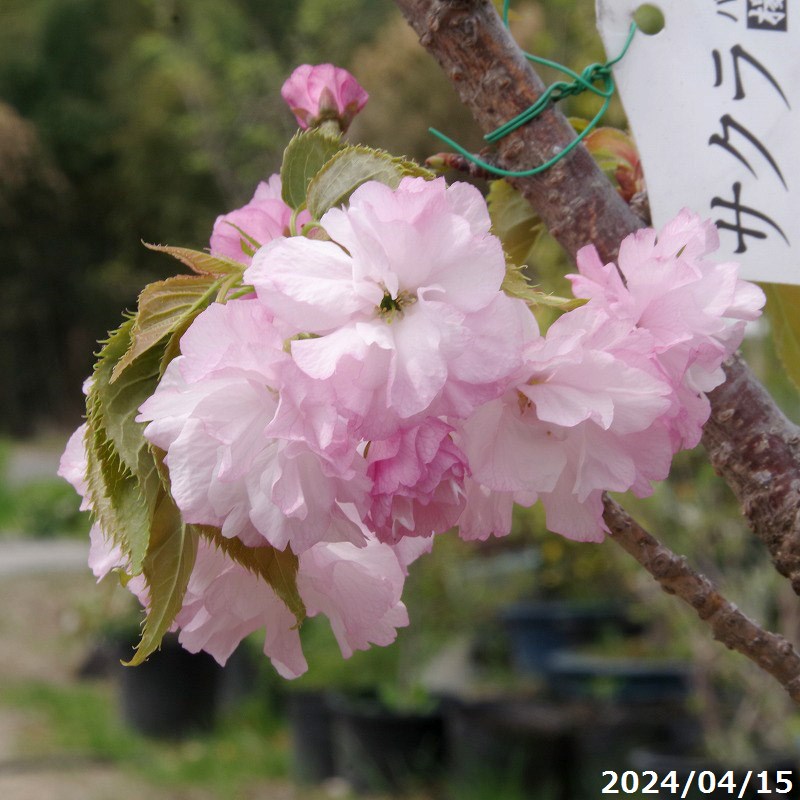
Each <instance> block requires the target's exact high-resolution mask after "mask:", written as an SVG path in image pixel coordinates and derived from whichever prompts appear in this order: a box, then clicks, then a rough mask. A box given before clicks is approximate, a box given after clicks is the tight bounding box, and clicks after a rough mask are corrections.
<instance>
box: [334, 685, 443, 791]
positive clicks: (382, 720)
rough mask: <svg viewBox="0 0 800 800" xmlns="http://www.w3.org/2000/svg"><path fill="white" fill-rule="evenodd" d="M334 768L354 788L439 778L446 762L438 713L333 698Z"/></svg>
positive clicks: (391, 787)
mask: <svg viewBox="0 0 800 800" xmlns="http://www.w3.org/2000/svg"><path fill="white" fill-rule="evenodd" d="M331 709H332V712H333V738H334V759H335V765H336V773H337V774H338V775H340V776H341V777H342V778H344V779H345V780H346V781H347V782H348V783H349V784H350V785H351V786H352V787H353V789H354V790H355V791H356V792H360V793H365V792H381V791H389V792H398V791H404V790H407V789H409V788H413V787H416V786H421V785H424V784H426V783H429V782H430V781H433V780H435V779H436V777H437V776H438V775H439V774H440V773H441V771H442V768H443V766H444V755H445V749H444V724H443V720H442V716H441V714H440V713H439V712H431V713H413V712H407V713H406V712H399V711H393V710H390V709H387V708H386V707H385V706H383V705H381V704H380V703H377V702H376V701H373V700H364V699H361V698H355V699H354V698H348V697H345V696H342V695H335V696H333V697H331Z"/></svg>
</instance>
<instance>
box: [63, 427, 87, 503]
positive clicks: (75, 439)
mask: <svg viewBox="0 0 800 800" xmlns="http://www.w3.org/2000/svg"><path fill="white" fill-rule="evenodd" d="M85 439H86V423H84V424H83V425H81V426H80V427H78V428H77V429H76V430H75V431H74V432H73V433H72V435H71V436H70V437H69V440H68V441H67V446H66V447H65V448H64V452H63V453H62V454H61V460H60V461H59V464H58V473H57V474H58V475H59V476H60V477H62V478H64V480H65V481H67V482H69V483H70V484H72V488H73V489H75V491H76V492H77V493H78V494H79V495H80V496H81V511H86V510H88V509H89V508H91V503H90V502H89V498H88V491H89V485H88V482H87V480H86V469H87V463H86V445H85V443H84V440H85Z"/></svg>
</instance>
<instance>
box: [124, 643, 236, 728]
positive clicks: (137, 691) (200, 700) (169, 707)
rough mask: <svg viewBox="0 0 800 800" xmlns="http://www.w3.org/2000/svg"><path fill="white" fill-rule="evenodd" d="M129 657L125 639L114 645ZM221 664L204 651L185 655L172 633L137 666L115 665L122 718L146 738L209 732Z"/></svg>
mask: <svg viewBox="0 0 800 800" xmlns="http://www.w3.org/2000/svg"><path fill="white" fill-rule="evenodd" d="M119 652H120V654H121V657H122V658H124V659H125V660H128V659H129V658H130V657H131V653H132V651H131V645H130V640H127V639H126V640H125V644H124V645H121V646H120V649H119ZM222 673H223V670H222V667H220V666H219V664H217V662H216V661H215V660H214V659H213V658H212V657H211V656H210V655H208V654H207V653H202V652H201V653H189V652H188V651H187V650H184V649H183V647H181V646H180V644H178V640H177V637H175V636H173V635H168V636H165V637H164V640H163V642H162V644H161V649H160V650H158V651H156V652H155V653H153V655H151V656H150V658H148V659H147V661H145V662H144V663H143V664H141V665H140V666H138V667H120V671H119V687H120V699H121V706H122V716H123V718H124V719H125V721H126V722H127V723H128V724H129V725H130V726H131V727H132V728H134V729H135V730H137V731H139V732H140V733H144V734H146V735H148V736H157V737H163V738H181V737H183V736H186V735H188V734H190V733H192V732H194V731H198V730H200V731H202V730H209V729H210V728H212V727H213V725H214V722H215V721H216V718H217V709H218V700H219V694H220V687H221V683H222Z"/></svg>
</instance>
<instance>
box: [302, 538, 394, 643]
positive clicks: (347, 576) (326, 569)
mask: <svg viewBox="0 0 800 800" xmlns="http://www.w3.org/2000/svg"><path fill="white" fill-rule="evenodd" d="M404 582H405V568H404V565H403V564H402V563H401V562H400V560H399V559H398V556H397V554H396V553H395V552H394V550H393V549H392V548H391V547H390V546H389V545H386V544H381V543H380V542H378V541H377V540H375V539H374V538H373V537H371V536H368V539H367V544H366V546H365V547H363V548H357V547H353V545H351V544H347V543H343V544H320V545H317V546H316V547H313V548H311V549H309V550H307V551H306V552H305V553H303V555H302V556H300V569H299V572H298V575H297V587H298V589H299V591H300V596H301V597H302V598H303V602H304V603H305V605H306V610H307V611H308V613H309V615H311V616H314V615H316V614H319V613H322V614H325V616H326V617H328V619H329V620H330V623H331V628H332V629H333V633H334V635H335V636H336V641H337V642H338V643H339V648H340V649H341V651H342V655H343V656H344V657H345V658H349V657H350V656H351V655H352V653H353V651H354V650H366V649H368V648H369V645H370V644H377V645H380V646H386V645H388V644H391V643H392V642H393V641H394V640H395V638H396V636H397V628H402V627H405V626H406V625H408V611H407V610H406V607H405V605H404V604H403V602H402V601H401V599H400V596H401V594H402V591H403V584H404Z"/></svg>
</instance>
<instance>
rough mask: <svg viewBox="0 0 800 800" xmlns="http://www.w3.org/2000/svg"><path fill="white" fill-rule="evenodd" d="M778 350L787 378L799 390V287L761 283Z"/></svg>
mask: <svg viewBox="0 0 800 800" xmlns="http://www.w3.org/2000/svg"><path fill="white" fill-rule="evenodd" d="M761 288H762V289H763V290H764V293H765V294H766V295H767V307H766V313H767V316H768V317H769V321H770V326H771V328H772V337H773V339H774V340H775V350H776V352H777V353H778V357H779V358H780V360H781V362H782V363H783V366H784V368H785V369H786V375H787V376H788V377H789V379H790V380H791V381H792V383H793V384H794V385H795V386H796V387H797V388H798V389H800V286H789V285H784V284H776V283H762V284H761Z"/></svg>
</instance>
